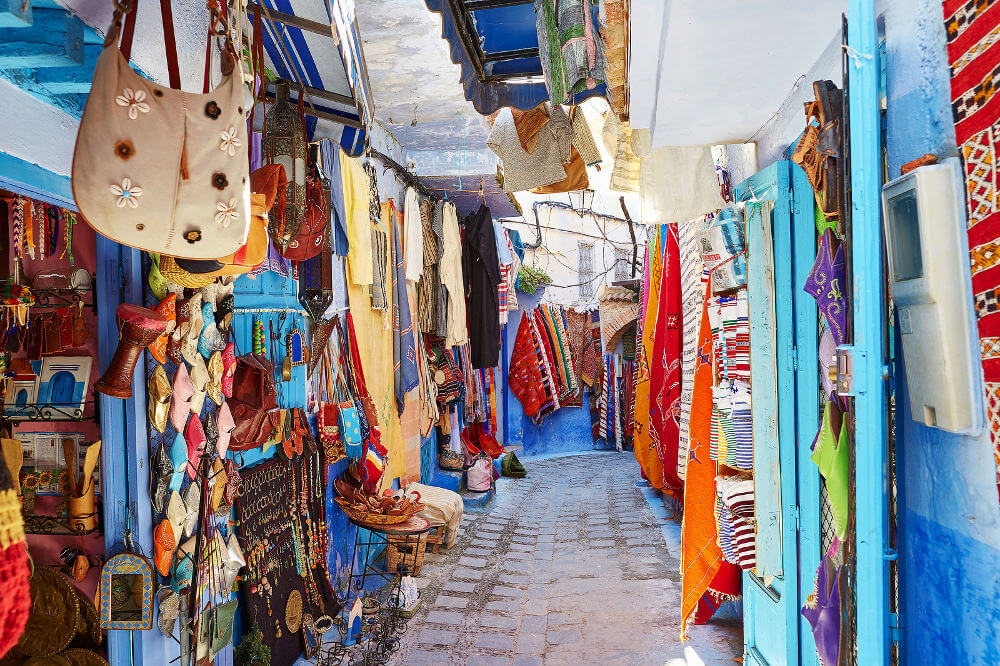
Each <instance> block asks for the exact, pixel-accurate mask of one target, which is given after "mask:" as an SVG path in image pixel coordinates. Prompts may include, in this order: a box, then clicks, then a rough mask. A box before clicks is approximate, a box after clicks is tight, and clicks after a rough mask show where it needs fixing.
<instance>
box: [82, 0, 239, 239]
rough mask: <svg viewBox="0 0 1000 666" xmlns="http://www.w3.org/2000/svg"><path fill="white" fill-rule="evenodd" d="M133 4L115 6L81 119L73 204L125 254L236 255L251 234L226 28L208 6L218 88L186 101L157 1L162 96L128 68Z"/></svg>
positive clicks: (165, 10)
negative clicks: (127, 249)
mask: <svg viewBox="0 0 1000 666" xmlns="http://www.w3.org/2000/svg"><path fill="white" fill-rule="evenodd" d="M137 4H138V0H131V8H130V9H129V8H128V7H127V3H126V6H125V7H123V6H122V5H119V4H118V2H115V10H114V15H113V17H112V23H111V26H110V28H109V29H108V32H107V38H106V39H105V40H104V50H103V51H102V52H101V55H100V57H99V58H98V60H97V66H96V69H95V71H94V80H93V83H92V85H91V88H90V94H89V96H88V97H87V105H86V107H85V108H84V112H83V118H82V119H81V120H80V130H79V133H78V134H77V140H76V149H75V152H74V154H73V181H72V184H73V198H74V199H75V201H76V204H77V207H78V209H79V212H80V215H81V216H82V217H83V218H84V219H85V220H86V221H87V223H88V224H89V225H90V226H92V227H93V228H94V230H96V231H97V232H98V233H100V234H101V235H102V236H106V237H107V238H110V239H111V240H114V241H118V242H119V243H122V244H123V245H129V246H131V247H137V248H140V249H143V250H148V251H150V252H159V253H163V254H167V255H170V256H175V257H185V258H190V259H214V258H217V257H220V256H224V255H227V254H230V253H233V252H236V251H237V250H239V248H240V246H242V245H243V244H244V242H245V241H246V238H247V231H248V229H249V226H250V187H249V181H248V177H249V168H248V165H249V161H248V159H247V148H248V146H249V141H248V139H247V123H246V113H247V112H248V111H249V109H247V108H246V106H245V104H246V102H245V97H246V88H244V86H243V73H242V63H241V60H240V58H238V57H237V56H236V51H235V49H234V48H233V44H232V41H231V38H230V35H229V30H228V24H227V22H226V21H225V19H224V18H223V17H222V16H221V15H220V14H219V10H218V8H217V7H218V6H217V5H216V4H215V3H209V6H210V7H211V8H212V10H211V17H210V26H211V29H210V35H209V37H210V38H211V37H215V38H217V40H218V41H219V43H220V50H221V52H222V53H221V57H220V63H219V64H220V69H221V70H222V80H221V82H220V83H219V85H218V86H217V87H216V88H215V90H213V91H212V92H211V93H208V92H207V81H206V93H205V94H201V95H199V94H194V93H187V92H183V91H182V90H180V74H179V70H178V67H177V53H176V44H175V40H174V30H173V19H172V16H171V9H170V4H171V3H170V0H160V12H161V16H162V20H163V32H164V43H165V45H166V51H167V69H168V72H169V80H170V87H169V88H166V87H164V86H160V85H157V84H155V83H153V82H152V81H150V80H149V79H146V78H143V77H142V76H140V75H139V74H137V73H136V72H135V71H133V70H132V68H131V67H129V63H128V59H129V56H130V53H131V47H132V37H133V34H134V31H135V22H136V5H137ZM126 9H128V12H127V13H126V12H125V10H126ZM123 19H124V25H123ZM119 36H121V47H120V49H119V46H118V38H119ZM209 52H211V49H209ZM207 71H208V67H206V72H207ZM206 78H207V77H206Z"/></svg>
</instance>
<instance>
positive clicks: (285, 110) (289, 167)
mask: <svg viewBox="0 0 1000 666" xmlns="http://www.w3.org/2000/svg"><path fill="white" fill-rule="evenodd" d="M275 97H276V100H275V103H274V105H273V106H272V107H271V108H270V109H269V110H268V112H267V134H266V137H265V145H264V150H265V155H267V159H268V161H269V162H270V163H273V164H281V165H282V166H284V167H285V175H286V176H287V178H288V190H287V192H288V199H287V205H286V207H285V216H284V219H279V218H278V217H277V216H276V215H272V216H271V220H270V222H269V223H268V231H269V232H270V235H271V239H272V240H273V241H274V242H275V244H277V245H278V246H279V247H280V248H281V249H282V250H284V248H286V247H287V246H288V244H289V243H290V242H291V240H292V238H294V237H295V235H296V234H298V232H299V227H300V226H301V225H302V216H303V215H304V214H305V209H306V157H307V153H306V151H307V150H308V148H309V146H308V145H307V143H306V137H305V133H304V131H303V128H302V119H301V118H300V117H299V113H298V111H297V110H296V108H295V107H294V106H292V104H291V103H290V102H289V89H288V81H278V83H277V90H276V93H275Z"/></svg>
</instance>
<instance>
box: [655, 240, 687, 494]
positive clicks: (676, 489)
mask: <svg viewBox="0 0 1000 666" xmlns="http://www.w3.org/2000/svg"><path fill="white" fill-rule="evenodd" d="M677 241H678V238H677V225H676V224H667V225H665V226H664V232H663V270H662V278H661V282H660V303H659V306H658V312H657V317H656V330H655V334H654V337H653V357H652V363H651V364H650V389H649V390H650V397H651V402H650V407H649V425H650V435H651V437H652V439H653V444H654V445H655V446H656V452H657V457H658V458H659V459H660V462H661V464H662V465H663V483H664V486H665V488H664V492H665V493H667V494H669V495H671V496H672V497H675V498H676V499H680V498H681V494H682V493H681V489H682V488H683V486H684V484H683V482H682V481H681V480H680V477H679V476H677V448H678V440H679V433H678V430H677V418H678V416H679V413H680V397H681V367H680V360H681V281H680V247H679V245H678V242H677Z"/></svg>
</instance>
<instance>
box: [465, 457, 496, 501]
mask: <svg viewBox="0 0 1000 666" xmlns="http://www.w3.org/2000/svg"><path fill="white" fill-rule="evenodd" d="M465 485H466V486H467V487H468V488H469V490H472V491H475V492H478V493H485V492H487V491H488V490H489V489H490V488H491V487H492V486H493V461H492V460H491V459H490V458H488V457H485V456H481V457H479V458H477V459H476V462H474V463H472V467H470V468H469V469H467V470H465Z"/></svg>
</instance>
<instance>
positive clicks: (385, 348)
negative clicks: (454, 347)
mask: <svg viewBox="0 0 1000 666" xmlns="http://www.w3.org/2000/svg"><path fill="white" fill-rule="evenodd" d="M390 215H391V208H390V207H389V204H385V203H383V204H382V224H383V226H384V228H385V229H388V228H389V226H388V225H389V224H390V223H391V218H390ZM370 229H371V222H370V221H369V222H368V226H367V227H366V228H365V232H366V233H368V234H369V235H370V233H371V231H370ZM351 243H352V247H353V243H354V241H353V240H352V241H351ZM369 245H370V244H369ZM385 256H386V266H385V275H386V276H388V275H389V267H390V266H391V265H392V261H393V257H392V248H391V247H389V248H387V251H386V253H385ZM371 263H372V262H371V257H370V256H369V259H368V265H369V267H370V266H371ZM353 270H354V268H353V264H351V263H348V265H347V276H348V280H347V299H348V303H349V304H350V307H351V318H352V319H353V320H354V331H355V334H356V335H357V339H358V350H359V351H360V352H361V367H362V368H363V369H364V373H365V384H366V385H367V386H368V393H369V394H370V395H371V398H372V402H374V403H375V411H376V412H377V413H378V428H379V430H380V431H381V433H382V444H383V445H384V446H385V447H386V449H388V450H389V460H388V463H387V464H386V468H385V473H384V476H383V479H382V487H383V488H388V487H389V485H390V483H391V481H392V479H395V478H399V477H401V476H403V475H404V474H405V473H406V460H405V457H404V456H405V454H404V451H403V439H402V435H401V434H400V427H399V414H398V413H397V412H396V396H395V383H394V382H395V379H394V376H393V371H394V368H393V361H392V319H391V313H392V309H393V293H392V289H386V302H387V305H388V309H387V311H385V312H383V311H380V310H373V309H372V305H371V303H372V301H371V296H370V294H369V290H370V287H369V286H368V285H361V284H358V281H357V280H356V279H355V278H354V276H353V275H352V272H353Z"/></svg>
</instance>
